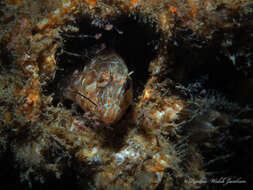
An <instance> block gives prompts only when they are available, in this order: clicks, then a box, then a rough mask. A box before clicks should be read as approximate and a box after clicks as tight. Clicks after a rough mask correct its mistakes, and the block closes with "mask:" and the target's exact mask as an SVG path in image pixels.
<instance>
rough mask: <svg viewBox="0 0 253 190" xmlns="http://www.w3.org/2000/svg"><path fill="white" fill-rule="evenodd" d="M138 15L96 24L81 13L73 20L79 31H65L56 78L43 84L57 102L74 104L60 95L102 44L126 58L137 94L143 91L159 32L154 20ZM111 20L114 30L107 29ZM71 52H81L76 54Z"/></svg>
mask: <svg viewBox="0 0 253 190" xmlns="http://www.w3.org/2000/svg"><path fill="white" fill-rule="evenodd" d="M137 18H138V17H137ZM137 18H136V17H127V16H124V15H123V16H121V17H118V18H117V19H115V20H113V21H111V22H110V23H107V24H105V23H102V21H98V22H97V23H96V24H94V21H92V20H90V19H88V18H86V17H82V18H79V19H77V22H76V23H75V24H72V25H75V26H76V27H78V28H79V31H78V32H76V33H73V32H72V33H71V32H65V33H62V37H63V41H64V44H63V47H61V48H60V49H59V50H58V53H57V55H56V58H57V62H58V68H57V71H56V75H55V78H54V80H52V81H50V82H48V85H46V86H45V87H44V93H45V94H46V95H49V94H52V93H54V100H53V104H54V105H57V104H58V103H59V102H63V103H64V105H66V106H67V107H69V108H70V107H71V105H72V104H71V102H70V101H67V100H64V101H63V99H62V95H61V94H62V89H63V88H64V85H65V84H66V80H69V77H71V74H72V73H73V72H74V71H75V70H76V69H77V70H81V69H82V68H83V67H84V66H85V64H87V62H88V61H89V60H90V59H91V58H93V57H94V56H95V55H96V51H97V50H99V49H100V47H101V45H105V47H106V48H107V49H113V50H114V51H116V53H118V54H119V55H120V56H121V57H122V58H123V59H124V61H125V63H126V65H127V67H128V70H129V72H130V71H134V73H133V74H132V75H131V77H132V79H133V84H134V92H135V94H134V97H135V98H137V97H138V95H140V92H142V90H143V88H144V85H145V83H146V81H147V79H148V77H149V71H148V67H149V63H150V62H151V61H152V60H153V59H154V58H155V57H156V56H157V49H158V47H159V41H160V34H159V33H157V32H156V27H155V26H154V25H153V24H148V23H147V24H143V23H141V22H139V21H138V20H140V19H137ZM99 22H101V23H99ZM108 24H109V25H112V26H113V28H112V29H111V30H106V27H107V26H108ZM98 34H101V37H100V38H99V39H95V38H94V36H95V35H98ZM79 36H83V38H80V37H79ZM85 36H88V37H85ZM60 52H63V53H60ZM66 52H67V53H66ZM68 52H71V53H75V54H79V55H82V56H80V57H76V56H73V55H70V54H69V53H68Z"/></svg>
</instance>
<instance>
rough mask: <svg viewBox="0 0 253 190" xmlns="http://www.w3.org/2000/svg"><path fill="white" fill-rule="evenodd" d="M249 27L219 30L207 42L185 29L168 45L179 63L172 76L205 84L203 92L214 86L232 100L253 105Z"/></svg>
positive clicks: (175, 78)
mask: <svg viewBox="0 0 253 190" xmlns="http://www.w3.org/2000/svg"><path fill="white" fill-rule="evenodd" d="M248 30H249V29H248V28H247V27H245V28H240V29H234V30H231V31H217V32H216V33H215V34H214V38H213V39H212V40H210V41H206V40H205V39H200V37H198V36H197V35H195V34H194V33H193V32H191V31H189V30H185V31H184V30H183V29H182V31H179V32H177V33H176V35H175V36H174V37H173V38H172V39H171V41H170V43H169V45H168V50H169V51H170V52H168V53H169V54H170V55H171V57H173V60H174V62H175V66H174V70H173V72H172V73H171V75H170V76H169V77H171V78H173V79H174V80H175V81H177V82H179V83H181V84H183V85H184V86H185V87H189V86H192V85H195V86H196V83H199V84H200V83H201V85H202V87H201V88H200V91H201V90H209V89H212V90H216V91H218V92H220V93H222V94H224V95H225V96H226V98H228V99H229V100H230V101H236V102H238V103H241V104H253V100H252V98H251V97H252V95H253V67H252V64H253V55H252V53H251V52H252V51H253V45H252V43H249V42H250V41H252V40H253V38H252V36H250V32H248V33H245V31H248ZM203 78H205V79H204V80H203ZM194 83H195V84H194ZM197 85H198V84H197ZM200 91H199V92H197V93H200Z"/></svg>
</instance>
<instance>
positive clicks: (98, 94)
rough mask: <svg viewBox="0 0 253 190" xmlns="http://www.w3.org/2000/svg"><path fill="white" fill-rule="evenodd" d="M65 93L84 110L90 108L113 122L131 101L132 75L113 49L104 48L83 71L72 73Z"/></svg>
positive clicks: (109, 122)
mask: <svg viewBox="0 0 253 190" xmlns="http://www.w3.org/2000/svg"><path fill="white" fill-rule="evenodd" d="M74 91H75V92H79V93H80V94H82V95H83V96H85V97H87V98H88V99H90V101H89V100H88V99H87V98H85V97H82V96H81V95H80V94H78V93H73V92H74ZM64 97H65V98H67V99H70V100H72V101H74V102H76V103H77V104H78V105H79V106H80V107H81V108H82V109H83V110H84V111H91V112H92V113H93V114H95V115H97V116H98V117H99V118H100V119H101V120H102V121H103V122H104V123H107V124H112V123H115V122H117V121H118V120H119V119H120V118H121V117H122V115H123V114H124V113H125V111H126V110H127V108H128V107H129V105H130V104H131V102H132V99H133V85H132V79H131V78H130V76H129V73H128V68H127V66H126V64H125V62H124V61H123V59H122V58H121V57H120V56H119V55H117V54H116V53H115V52H114V51H112V50H111V51H108V50H107V51H103V52H102V53H100V54H98V55H97V56H96V57H94V58H93V59H92V60H91V62H90V63H89V64H88V65H87V66H85V67H84V69H83V71H75V72H74V73H73V76H72V79H71V81H70V84H69V85H68V87H67V88H66V89H65V91H64ZM94 103H95V104H96V105H95V104H94Z"/></svg>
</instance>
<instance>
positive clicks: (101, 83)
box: [97, 72, 111, 87]
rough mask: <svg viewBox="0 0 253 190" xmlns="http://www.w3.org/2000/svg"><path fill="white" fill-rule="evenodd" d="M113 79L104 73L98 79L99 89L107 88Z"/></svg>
mask: <svg viewBox="0 0 253 190" xmlns="http://www.w3.org/2000/svg"><path fill="white" fill-rule="evenodd" d="M110 80H111V77H110V75H109V74H108V73H107V72H104V73H103V74H102V75H101V77H100V78H99V79H98V81H97V82H98V87H106V86H107V85H108V83H109V82H110Z"/></svg>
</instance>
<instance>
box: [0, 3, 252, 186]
mask: <svg viewBox="0 0 253 190" xmlns="http://www.w3.org/2000/svg"><path fill="white" fill-rule="evenodd" d="M252 7H253V3H252V1H251V0H233V1H230V0H221V1H216V0H206V1H203V0H187V1H183V0H182V1H179V0H171V1H165V0H164V1H162V0H161V1H158V0H126V1H122V0H114V1H106V0H75V1H71V0H56V1H44V0H39V1H34V0H27V1H23V0H5V1H3V2H1V3H0V40H1V41H0V72H1V73H0V74H1V75H0V89H1V91H0V135H1V136H0V161H1V160H4V159H1V158H2V157H3V156H5V155H6V154H10V157H11V158H12V159H11V160H10V161H9V162H11V164H12V165H13V166H12V167H14V166H15V168H16V172H17V173H18V174H19V176H20V179H21V180H20V179H18V180H16V181H14V183H15V185H17V187H19V184H20V181H24V182H25V184H27V182H28V184H29V185H30V187H32V185H33V184H40V185H41V187H40V189H47V187H48V186H49V185H51V182H52V181H53V182H55V183H56V182H57V180H61V179H62V178H63V179H64V180H63V179H62V181H60V182H61V183H63V182H64V181H65V182H66V178H67V177H66V176H68V174H69V173H71V174H72V172H73V174H74V178H75V180H77V181H71V180H73V179H68V178H67V179H68V180H70V181H69V183H68V184H74V183H75V185H76V186H79V188H80V189H81V188H84V187H89V189H101V190H102V189H103V190H112V189H117V190H118V189H122V190H124V189H126V190H134V189H136V190H139V189H145V190H155V189H163V190H165V189H166V190H168V189H197V188H199V187H200V185H199V184H198V183H197V182H203V181H205V180H206V177H207V174H208V173H209V172H208V170H211V171H212V172H213V171H214V172H213V173H219V172H220V171H222V172H223V170H224V171H225V170H227V168H223V169H220V168H219V169H220V171H218V172H216V171H215V169H216V167H213V168H215V169H213V168H211V169H210V167H209V166H210V165H211V166H212V164H213V163H215V162H217V161H219V160H222V161H223V160H226V159H228V158H230V157H232V156H233V155H235V159H234V160H240V159H238V158H237V157H236V156H238V155H240V156H241V157H242V158H246V157H247V158H248V159H245V160H246V161H245V162H243V161H242V163H240V166H241V167H240V168H242V170H243V169H245V168H248V167H249V166H248V165H250V164H251V163H248V160H251V159H250V158H252V155H250V152H251V151H250V149H249V150H248V149H247V148H248V147H250V146H247V145H248V144H247V143H248V139H250V138H252V132H251V130H249V129H250V126H252V110H251V109H250V108H249V107H247V106H246V107H244V106H239V105H238V104H236V103H231V102H229V101H227V98H224V96H227V97H228V98H230V99H231V100H234V101H237V100H238V102H244V103H245V101H246V103H252V100H251V99H250V98H248V99H247V100H244V97H250V96H247V95H248V94H252V91H253V90H252V82H251V81H252V68H251V63H252V59H253V57H252V51H253V47H252V43H250V42H252V40H253V37H252V34H253V30H252V28H253V26H252V13H253V10H252ZM129 23H130V24H129ZM133 23H134V24H133ZM126 26H130V27H126ZM124 27H125V30H122V29H121V28H124ZM138 32H139V33H138ZM138 35H139V36H138ZM150 36H151V37H150ZM132 38H133V39H132ZM120 39H123V40H120ZM143 39H144V40H143ZM146 39H147V40H146ZM129 41H131V42H133V43H132V44H131V43H128V42H129ZM139 43H142V44H141V46H138V44H139ZM101 44H105V46H108V47H109V48H112V49H114V51H116V52H117V53H118V54H119V55H120V56H122V57H124V58H125V59H124V60H125V62H126V65H127V66H128V67H129V71H132V70H133V75H131V77H132V76H133V77H132V78H133V87H134V88H133V90H134V102H133V103H132V105H131V106H130V108H129V109H128V110H126V109H127V107H128V105H129V103H128V104H127V106H126V108H124V113H125V112H126V113H125V114H120V118H121V116H122V118H121V120H119V121H118V122H115V123H113V122H108V123H110V124H108V125H105V124H104V123H101V122H100V121H98V120H97V118H96V117H95V116H94V113H93V112H92V111H91V113H90V112H89V110H86V109H85V113H83V112H82V111H80V109H79V108H78V107H77V106H76V105H75V104H74V103H73V102H65V101H64V100H63V96H62V91H61V90H62V88H63V87H64V85H65V83H67V81H66V80H68V79H69V74H72V73H73V71H75V70H76V69H80V68H84V66H85V65H86V64H87V62H89V61H90V60H91V59H92V58H93V57H92V56H94V52H95V54H96V51H95V50H94V49H96V47H97V46H99V45H101ZM138 47H140V48H138ZM146 49H148V50H149V51H146ZM68 50H70V51H68ZM151 54H152V55H151ZM140 55H142V56H140ZM139 68H141V69H139ZM203 75H206V77H203ZM194 81H195V82H194ZM224 81H225V82H224ZM234 84H237V86H240V87H238V88H234V87H233V86H234ZM231 86H232V87H231ZM216 87H217V88H216ZM210 89H211V90H210ZM213 89H216V90H213ZM231 89H232V90H231ZM245 89H247V90H250V92H249V93H246V91H245ZM116 90H117V89H116ZM218 91H222V92H223V93H224V95H221V93H219V92H218ZM235 91H236V92H235ZM240 92H242V93H240ZM247 92H248V91H247ZM113 95H114V94H112V96H113ZM92 98H94V97H91V99H92ZM111 123H113V124H111ZM245 134H246V135H245ZM228 137H229V138H228ZM241 142H243V143H244V144H243V146H244V147H246V149H247V150H245V152H247V153H245V152H243V153H242V155H241V154H240V153H241V152H240V150H241V149H244V147H243V148H242V147H241V146H240V144H241ZM228 144H230V146H228ZM231 145H236V146H231ZM231 147H235V149H231ZM238 147H239V148H238ZM224 154H226V155H224ZM246 154H249V155H246ZM203 157H204V158H205V159H203ZM203 160H204V161H205V163H204V161H203ZM231 160H232V161H233V159H231ZM231 160H230V161H231ZM232 161H231V162H232ZM234 162H235V161H234ZM247 164H248V165H247ZM0 165H1V166H4V164H0ZM204 165H205V166H206V167H204ZM221 165H224V164H223V163H220V164H219V166H221ZM230 165H236V164H235V163H233V162H232V163H230ZM206 171H207V172H206ZM220 173H221V172H220ZM234 173H236V171H235V172H234V171H233V172H232V174H234ZM238 173H240V172H238ZM6 175H7V177H6V178H7V179H10V178H11V179H12V176H11V177H10V176H8V174H6ZM10 175H11V174H10ZM228 175H230V173H228ZM238 175H239V174H238ZM1 176H2V175H1ZM64 176H65V178H64ZM223 177H227V176H223ZM240 177H242V178H244V177H248V176H247V175H245V176H240ZM68 180H67V181H68ZM247 180H248V178H247ZM42 184H44V186H42ZM63 184H64V183H63ZM1 185H2V184H0V189H1ZM5 185H6V184H4V185H3V188H5ZM203 185H206V186H208V185H212V184H203ZM222 187H223V186H221V188H222ZM64 188H65V189H69V187H67V186H66V187H64ZM71 188H72V186H71Z"/></svg>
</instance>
